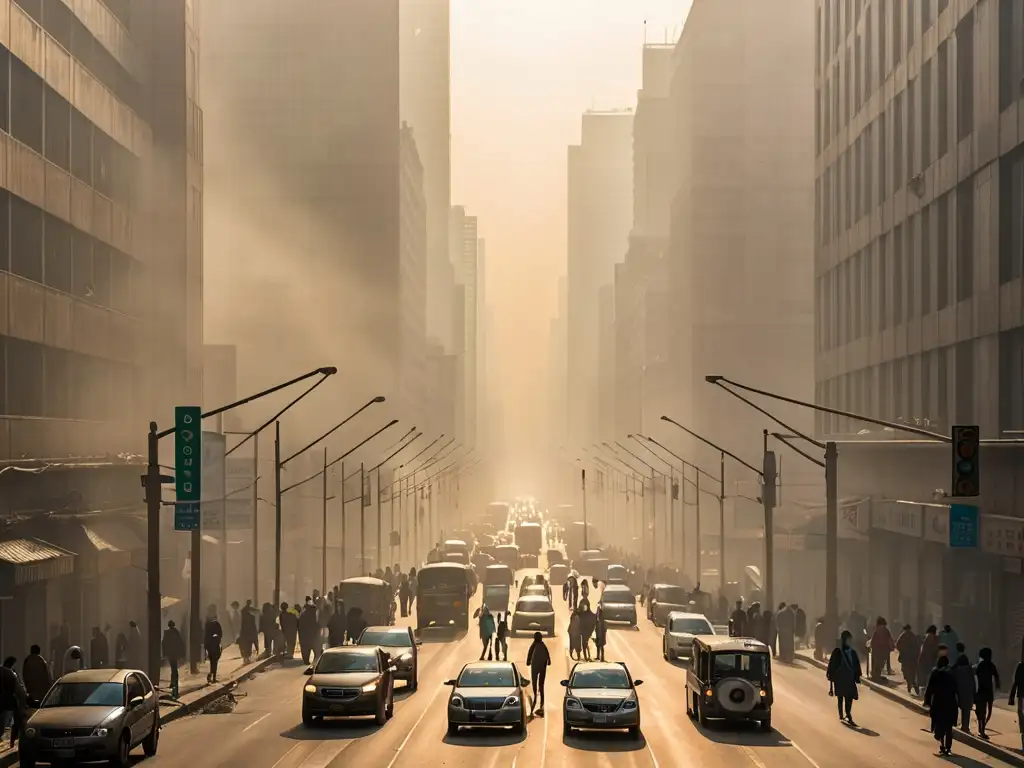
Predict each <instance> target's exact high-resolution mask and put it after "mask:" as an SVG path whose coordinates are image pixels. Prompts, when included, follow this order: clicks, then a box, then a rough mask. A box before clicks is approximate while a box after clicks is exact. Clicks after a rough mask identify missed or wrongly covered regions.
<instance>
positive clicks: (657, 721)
mask: <svg viewBox="0 0 1024 768" xmlns="http://www.w3.org/2000/svg"><path fill="white" fill-rule="evenodd" d="M479 599H480V598H479V591H478V595H477V598H476V603H475V605H478V604H479ZM475 605H474V607H475ZM555 607H556V610H557V611H558V617H559V621H558V635H557V636H556V637H555V638H553V639H546V640H545V642H547V643H548V644H549V648H550V649H551V650H552V663H553V666H552V668H551V669H550V670H549V672H548V679H547V692H548V694H549V697H550V698H549V701H548V705H547V708H546V716H545V717H536V718H534V719H533V720H532V721H531V722H530V724H529V727H528V730H527V734H526V735H525V736H516V735H514V734H513V733H512V732H511V731H479V732H467V731H465V730H463V731H461V732H460V734H459V735H458V736H457V737H450V736H448V735H447V728H446V726H447V717H446V710H445V705H446V701H447V696H448V693H449V690H450V689H448V688H446V687H445V686H444V685H442V684H443V682H444V681H445V680H447V679H449V678H452V677H455V676H456V675H457V673H458V671H459V669H460V668H461V667H462V665H463V664H464V663H466V662H467V661H471V660H474V659H476V658H478V657H479V654H480V641H479V640H478V638H477V636H476V634H475V631H474V629H471V631H470V634H469V635H468V636H462V637H455V638H450V637H449V638H438V637H425V638H424V643H423V645H422V646H421V648H420V688H419V690H418V691H417V692H416V693H415V694H406V693H404V692H403V691H401V687H402V685H403V684H402V683H398V684H397V685H396V694H397V695H396V702H395V716H394V718H393V719H392V720H391V721H390V722H388V724H387V725H385V726H384V727H382V728H378V727H376V726H375V725H373V724H372V723H371V722H367V721H358V720H357V721H332V722H328V724H326V725H319V726H317V727H314V728H306V727H304V726H303V725H302V723H301V712H300V696H301V692H302V687H303V685H304V684H305V678H304V677H303V675H302V670H303V667H302V666H301V664H299V663H298V662H295V663H294V664H293V665H291V666H285V667H282V668H278V669H274V670H272V671H269V672H267V673H265V674H262V675H258V676H256V678H255V679H253V680H252V681H250V682H248V683H245V684H243V686H242V687H241V688H240V689H239V694H240V696H241V697H240V699H239V702H238V704H237V705H236V706H235V707H234V709H233V711H231V712H230V713H227V714H202V715H196V716H193V717H190V718H186V719H184V720H181V721H178V722H176V723H172V724H170V725H168V726H167V727H166V728H164V730H163V731H162V733H161V739H160V751H159V755H158V756H157V757H155V758H153V759H151V760H144V761H141V762H140V765H141V764H145V765H147V766H150V765H151V766H153V768H164V767H165V766H166V767H168V768H170V767H172V766H173V767H174V768H186V767H187V768H212V767H213V766H238V767H239V768H241V767H242V766H246V768H325V767H326V766H353V765H359V766H367V767H368V768H370V767H372V768H405V767H406V766H408V767H409V768H411V767H412V766H420V765H424V764H429V765H444V766H466V768H490V767H492V766H501V767H503V768H514V767H515V766H521V768H557V767H558V766H574V767H575V766H578V767H579V768H601V767H603V766H645V767H647V766H652V767H653V768H672V767H678V768H686V767H687V766H695V767H696V766H702V767H707V768H714V767H715V766H721V767H722V768H726V766H728V767H729V768H734V767H735V766H744V765H747V766H754V767H755V768H775V767H776V766H780V767H781V766H793V767H799V768H809V767H810V768H814V767H817V768H831V767H832V766H850V767H851V768H852V767H854V766H894V767H898V768H908V767H909V766H918V765H921V766H924V765H930V766H934V765H935V764H936V762H937V761H939V760H940V758H938V757H936V754H935V753H936V743H935V741H934V739H933V738H932V737H931V734H929V733H927V732H925V731H923V730H922V727H924V726H925V725H926V723H925V721H924V719H923V718H922V717H921V716H920V715H916V714H914V713H912V712H910V711H908V710H906V709H904V708H903V707H901V706H899V705H898V704H895V703H893V702H890V701H888V700H887V699H884V698H882V697H881V696H878V695H877V694H875V693H873V692H871V691H867V690H864V691H863V692H862V694H861V699H860V701H859V702H857V704H856V705H855V709H854V719H855V720H856V721H857V723H858V725H859V726H860V728H858V729H853V728H850V727H848V726H845V725H842V724H840V723H839V721H838V716H837V714H836V710H835V700H834V699H831V698H829V696H828V684H827V683H826V682H825V680H824V677H823V674H822V672H821V671H820V670H818V669H812V668H808V667H804V666H799V665H796V666H792V667H791V666H787V665H784V664H781V663H777V664H776V665H775V668H774V669H775V677H774V679H775V708H774V711H773V724H774V725H775V728H776V730H775V731H774V732H771V733H763V732H761V731H760V730H758V729H757V728H756V727H754V726H753V725H750V726H746V727H745V726H744V725H742V724H740V725H736V724H726V723H715V722H714V721H712V723H711V724H710V725H709V727H708V728H707V729H702V728H700V727H699V726H698V725H697V724H696V722H694V721H693V720H690V719H689V718H688V717H687V716H686V711H685V706H684V703H683V692H684V684H685V677H686V672H685V667H684V666H683V665H682V664H670V663H668V662H666V661H665V660H664V659H663V658H662V655H661V631H660V630H659V629H657V628H655V627H654V626H653V625H651V624H650V623H649V622H647V621H646V620H645V619H643V610H642V609H641V611H640V614H641V626H640V629H639V630H631V629H628V628H621V629H620V628H616V629H613V630H611V631H610V632H609V645H608V648H607V654H606V655H607V658H608V660H609V661H612V660H616V661H618V660H621V661H625V662H626V664H627V666H628V667H629V670H630V672H631V673H632V675H633V677H634V678H638V679H642V680H643V681H644V684H643V685H642V686H641V687H640V688H639V691H638V692H639V695H640V700H641V712H642V715H641V717H642V730H643V738H641V739H639V740H633V739H630V738H629V737H628V736H627V734H625V733H621V734H619V733H610V734H608V733H593V732H591V733H586V732H584V733H578V732H574V733H573V735H572V736H571V737H568V738H564V737H563V735H562V715H561V702H562V688H561V686H560V685H559V681H560V680H563V679H565V677H566V676H567V671H568V664H569V660H568V658H567V654H566V634H565V627H566V625H567V624H568V616H567V611H566V607H565V604H564V603H563V602H562V600H561V594H560V593H559V594H556V596H555ZM400 621H401V620H400ZM530 642H531V639H530V638H529V637H521V638H515V639H512V640H511V641H510V643H509V659H510V660H512V661H515V662H517V663H518V664H519V665H520V669H521V670H522V671H524V672H525V661H526V652H527V649H528V647H529V644H530ZM953 750H954V756H953V758H952V761H951V762H953V763H954V764H956V765H958V766H962V767H965V766H975V765H1001V764H1002V763H1000V761H998V760H996V759H995V758H991V757H988V756H986V755H984V754H982V753H980V752H976V751H974V750H971V749H968V748H967V747H965V746H964V745H962V744H958V743H955V744H954V746H953ZM945 762H950V761H945Z"/></svg>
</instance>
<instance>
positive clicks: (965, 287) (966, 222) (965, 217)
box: [956, 178, 974, 301]
mask: <svg viewBox="0 0 1024 768" xmlns="http://www.w3.org/2000/svg"><path fill="white" fill-rule="evenodd" d="M973 295H974V179H973V178H970V179H967V181H965V182H963V183H962V184H960V186H959V187H957V190H956V298H957V300H958V301H963V300H964V299H968V298H970V297H971V296H973Z"/></svg>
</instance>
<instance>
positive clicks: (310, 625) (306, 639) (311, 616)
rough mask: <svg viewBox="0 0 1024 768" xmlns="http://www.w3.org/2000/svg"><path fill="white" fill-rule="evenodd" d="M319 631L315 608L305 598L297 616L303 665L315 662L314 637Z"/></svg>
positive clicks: (308, 599) (311, 602) (310, 601)
mask: <svg viewBox="0 0 1024 768" xmlns="http://www.w3.org/2000/svg"><path fill="white" fill-rule="evenodd" d="M319 631H320V621H319V620H318V618H317V615H316V606H315V605H313V601H312V600H311V599H310V598H308V597H307V598H306V604H305V605H304V606H303V607H302V613H300V614H299V652H300V653H301V654H302V661H303V663H305V664H312V663H313V662H314V661H316V654H315V650H314V649H315V648H316V636H317V633H318V632H319Z"/></svg>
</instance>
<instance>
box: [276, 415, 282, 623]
mask: <svg viewBox="0 0 1024 768" xmlns="http://www.w3.org/2000/svg"><path fill="white" fill-rule="evenodd" d="M280 605H281V422H280V421H275V422H274V607H275V608H278V607H280Z"/></svg>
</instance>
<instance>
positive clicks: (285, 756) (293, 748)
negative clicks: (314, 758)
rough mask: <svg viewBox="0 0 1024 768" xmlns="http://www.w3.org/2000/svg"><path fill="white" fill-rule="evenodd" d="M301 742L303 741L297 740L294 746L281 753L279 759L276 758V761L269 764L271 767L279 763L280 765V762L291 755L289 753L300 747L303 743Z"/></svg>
mask: <svg viewBox="0 0 1024 768" xmlns="http://www.w3.org/2000/svg"><path fill="white" fill-rule="evenodd" d="M303 743H304V742H301V741H300V742H298V743H297V744H296V745H295V746H294V747H292V748H291V749H289V750H288V751H287V752H285V753H284V754H283V755H281V759H280V760H278V761H277V762H276V763H274V765H273V766H271V768H277V767H278V766H279V765H281V763H283V762H284V761H285V760H287V759H288V756H289V755H291V753H292V752H294V751H295V750H296V749H298V748H299V747H301V746H302V745H303Z"/></svg>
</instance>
